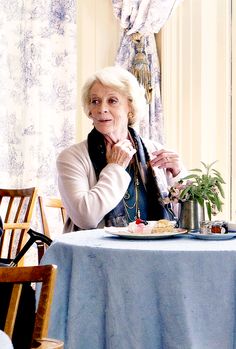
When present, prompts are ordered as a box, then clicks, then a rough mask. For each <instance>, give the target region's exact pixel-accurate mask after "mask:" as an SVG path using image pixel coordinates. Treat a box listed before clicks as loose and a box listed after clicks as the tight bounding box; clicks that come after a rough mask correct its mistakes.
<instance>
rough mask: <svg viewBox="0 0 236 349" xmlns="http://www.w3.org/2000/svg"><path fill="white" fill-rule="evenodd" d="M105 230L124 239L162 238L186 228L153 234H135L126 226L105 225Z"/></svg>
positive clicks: (183, 232) (177, 233)
mask: <svg viewBox="0 0 236 349" xmlns="http://www.w3.org/2000/svg"><path fill="white" fill-rule="evenodd" d="M104 230H105V232H106V233H108V234H112V235H117V236H120V237H122V238H126V239H164V238H170V237H174V236H177V235H181V234H185V233H187V230H186V229H180V228H175V229H174V231H173V232H171V233H170V232H166V233H159V234H158V233H155V234H150V233H149V234H136V233H131V232H129V231H128V230H127V227H105V228H104Z"/></svg>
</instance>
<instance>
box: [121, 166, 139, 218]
mask: <svg viewBox="0 0 236 349" xmlns="http://www.w3.org/2000/svg"><path fill="white" fill-rule="evenodd" d="M127 171H128V173H129V175H130V176H131V178H132V180H133V182H131V185H129V188H130V187H131V186H132V185H133V186H134V202H133V203H132V204H130V203H129V200H130V198H131V196H132V195H131V194H130V192H129V191H128V189H129V188H128V189H127V190H126V193H125V195H124V198H123V203H124V207H125V212H126V215H127V217H128V219H129V221H130V222H132V221H134V220H136V219H137V218H140V209H139V185H140V183H139V178H138V173H139V171H138V166H137V164H136V161H134V162H133V165H132V164H130V165H129V167H128V170H127ZM132 172H133V175H132ZM130 190H131V188H130ZM133 209H135V213H134V217H131V214H132V210H133Z"/></svg>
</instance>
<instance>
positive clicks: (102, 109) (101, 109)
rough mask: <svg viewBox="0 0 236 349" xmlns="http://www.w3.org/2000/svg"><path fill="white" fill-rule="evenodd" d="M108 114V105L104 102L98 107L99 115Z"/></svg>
mask: <svg viewBox="0 0 236 349" xmlns="http://www.w3.org/2000/svg"><path fill="white" fill-rule="evenodd" d="M107 112H108V105H107V103H106V101H102V102H101V103H100V105H99V113H101V114H102V113H107Z"/></svg>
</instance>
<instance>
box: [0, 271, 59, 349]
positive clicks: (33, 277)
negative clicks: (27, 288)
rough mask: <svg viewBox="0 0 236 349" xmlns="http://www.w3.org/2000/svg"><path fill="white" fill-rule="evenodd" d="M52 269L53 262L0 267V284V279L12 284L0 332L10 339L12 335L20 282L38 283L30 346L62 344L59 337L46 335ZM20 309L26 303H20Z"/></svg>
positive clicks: (0, 281) (53, 273) (21, 283)
mask: <svg viewBox="0 0 236 349" xmlns="http://www.w3.org/2000/svg"><path fill="white" fill-rule="evenodd" d="M56 272H57V266H55V265H40V266H31V267H28V266H27V267H16V268H9V267H2V268H0V285H1V283H7V284H9V283H11V284H13V288H12V293H11V298H10V302H9V306H8V311H7V315H6V319H5V326H4V332H6V334H7V335H8V336H9V337H10V338H11V339H12V338H13V333H14V327H15V322H16V317H17V314H18V306H19V303H20V296H21V292H22V289H23V287H22V285H23V283H41V289H40V294H39V301H38V306H37V308H36V312H35V321H34V327H33V336H32V345H31V348H45V349H46V348H47V349H49V348H50V349H52V348H55V349H59V348H63V347H64V345H63V342H62V341H59V340H54V339H48V338H47V335H48V325H49V318H50V310H51V304H52V299H53V292H54V287H55V280H56ZM24 311H27V307H24ZM22 336H24V333H22ZM30 340H31V338H30ZM13 344H14V343H13Z"/></svg>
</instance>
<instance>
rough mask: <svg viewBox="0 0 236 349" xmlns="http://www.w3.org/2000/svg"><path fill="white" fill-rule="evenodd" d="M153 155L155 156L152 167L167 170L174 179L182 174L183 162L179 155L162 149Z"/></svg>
mask: <svg viewBox="0 0 236 349" xmlns="http://www.w3.org/2000/svg"><path fill="white" fill-rule="evenodd" d="M152 155H153V156H154V158H153V159H152V160H151V165H152V166H158V167H159V168H166V169H167V170H168V171H170V172H171V173H172V175H173V177H176V176H177V175H178V174H179V173H180V171H181V169H182V162H181V160H180V157H179V154H177V153H175V152H173V151H170V150H166V149H161V150H158V151H155V152H153V153H152Z"/></svg>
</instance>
